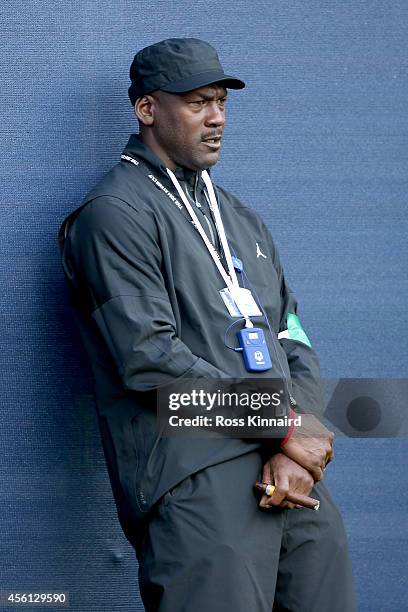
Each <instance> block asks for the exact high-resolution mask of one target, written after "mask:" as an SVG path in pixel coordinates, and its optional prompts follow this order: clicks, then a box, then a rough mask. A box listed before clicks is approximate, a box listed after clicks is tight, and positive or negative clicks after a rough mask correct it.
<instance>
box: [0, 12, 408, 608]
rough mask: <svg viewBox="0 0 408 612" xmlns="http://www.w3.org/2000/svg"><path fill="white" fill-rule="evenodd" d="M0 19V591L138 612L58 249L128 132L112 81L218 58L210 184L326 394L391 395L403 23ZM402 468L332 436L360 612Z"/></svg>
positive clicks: (389, 548)
mask: <svg viewBox="0 0 408 612" xmlns="http://www.w3.org/2000/svg"><path fill="white" fill-rule="evenodd" d="M1 13H2V34H1V39H0V47H1V59H0V61H1V75H2V87H1V92H0V104H1V110H2V121H1V123H0V141H1V143H2V146H1V149H0V156H1V164H0V172H1V174H2V179H1V205H2V213H1V224H2V230H3V231H2V240H1V247H0V248H1V263H0V265H1V273H2V282H3V289H2V295H3V298H4V299H3V300H2V306H1V317H2V332H1V337H0V340H1V343H2V350H1V360H2V364H1V387H2V392H3V397H2V400H3V401H2V408H1V417H2V428H1V432H0V451H1V452H0V477H1V483H2V485H1V492H0V515H1V517H2V521H1V527H0V530H1V531H0V532H1V548H0V553H1V560H2V561H1V564H2V570H1V573H2V574H4V575H2V576H1V577H0V585H1V586H0V588H1V589H3V590H5V589H17V590H20V591H22V590H29V589H33V590H35V591H38V590H48V591H50V590H54V591H55V590H64V591H69V592H70V598H71V609H72V610H75V611H78V612H91V611H97V612H101V611H102V610H106V611H107V612H114V611H116V610H118V611H119V610H121V611H126V610H129V611H130V610H132V611H134V610H142V609H143V608H142V605H141V604H140V603H135V602H138V601H139V599H138V592H137V568H136V562H135V559H134V555H133V552H132V549H131V548H130V546H128V544H127V543H126V541H125V540H124V537H123V536H122V534H121V531H120V529H119V526H118V523H117V520H116V516H115V508H114V505H113V501H112V498H111V493H110V488H109V483H108V479H107V474H106V471H105V466H104V461H103V456H102V453H101V448H100V444H99V438H98V433H97V428H96V422H95V416H94V409H93V405H92V399H91V396H90V392H91V379H90V374H89V370H88V366H87V363H86V359H85V358H84V355H83V352H82V349H81V346H80V343H79V340H78V336H77V332H76V330H75V327H74V324H73V321H72V319H71V315H70V312H69V308H68V306H67V295H66V289H65V285H64V280H63V277H62V272H61V269H60V262H59V256H58V251H57V246H56V234H57V230H58V226H59V224H60V222H61V221H62V219H63V218H64V217H65V216H66V214H67V213H68V212H69V211H70V210H72V209H73V208H75V207H76V206H77V205H78V203H79V202H80V200H81V198H82V197H83V195H84V194H85V193H86V191H87V190H88V189H89V188H90V187H91V186H92V185H93V184H94V183H95V182H96V180H97V179H98V178H99V177H101V176H102V175H103V173H104V172H105V171H106V170H107V169H108V168H109V167H110V166H111V165H112V164H113V163H115V162H116V160H117V159H118V156H119V154H120V152H121V149H122V147H123V146H124V144H125V143H126V140H127V135H128V133H129V132H130V131H135V128H136V125H135V121H134V119H133V115H132V110H131V107H130V105H129V103H128V101H127V97H126V90H127V86H128V76H127V75H128V66H129V64H130V61H131V59H132V57H133V55H134V53H135V52H136V51H137V50H138V49H140V48H141V47H143V46H145V45H148V44H151V43H152V42H155V41H157V40H160V39H162V38H167V37H170V36H195V37H201V38H203V39H205V40H207V41H209V42H211V43H213V44H214V45H215V47H217V48H218V49H219V51H220V56H221V59H222V61H223V63H224V64H225V67H226V68H227V69H228V70H229V71H231V72H232V73H237V74H238V75H239V76H241V77H242V78H243V79H244V80H245V81H246V82H247V89H245V90H244V91H243V92H231V97H230V100H229V103H228V104H229V109H228V112H229V115H228V123H229V127H228V130H227V136H226V141H225V144H224V150H223V155H222V160H221V162H220V164H219V167H218V168H217V169H216V173H215V174H216V178H217V181H218V182H219V183H220V184H222V185H224V186H225V187H227V188H229V189H230V190H231V191H233V192H234V193H236V194H237V195H238V196H240V197H241V198H242V199H243V200H244V201H247V202H249V203H251V204H252V205H253V206H254V207H255V208H256V209H257V210H258V211H259V212H261V213H262V215H263V216H264V218H265V220H266V221H267V223H268V225H269V227H270V229H271V230H272V233H273V235H274V237H275V239H276V242H277V244H278V246H279V248H280V252H281V257H282V259H283V262H284V264H285V268H286V273H287V276H288V278H289V281H290V283H291V285H292V286H293V288H294V289H295V291H296V293H297V294H298V296H299V297H300V304H301V313H302V319H303V321H304V322H305V326H306V328H307V330H308V332H310V336H311V338H312V341H313V343H314V345H315V347H316V348H317V350H318V351H319V354H320V356H321V362H322V369H323V372H324V374H325V376H327V377H332V378H336V379H337V378H339V377H357V378H359V377H382V378H403V377H408V359H407V357H408V350H407V347H408V343H407V336H406V333H405V328H406V303H407V297H408V283H407V261H408V257H407V256H408V252H407V251H408V248H407V212H406V206H407V201H406V200H407V196H406V193H407V170H408V164H407V161H408V160H407V146H406V142H407V140H406V139H407V131H408V130H407V127H408V119H407V112H406V109H407V93H408V86H407V64H408V61H407V57H408V54H407V42H406V41H407V40H408V5H407V4H406V3H405V2H402V1H394V2H379V1H376V0H372V1H368V0H361V1H356V0H344V1H343V2H337V3H336V2H331V1H329V0H322V1H321V2H316V1H313V0H311V1H308V2H304V1H301V0H294V1H292V2H287V1H283V0H276V1H272V2H271V1H269V2H268V1H262V2H253V3H248V2H244V1H243V0H234V2H228V0H227V1H226V2H224V3H221V2H213V0H209V1H208V2H205V3H195V4H194V5H191V3H190V2H187V1H186V0H179V1H178V2H175V1H173V2H171V1H163V0H155V1H154V2H152V3H148V2H138V1H136V2H130V1H121V0H117V1H116V2H113V1H112V0H111V1H106V0H100V1H99V2H92V1H90V0H82V1H81V2H79V1H77V0H74V1H72V2H68V3H63V2H55V1H52V2H51V0H42V1H41V2H40V1H32V2H29V3H27V2H17V1H16V0H10V1H8V2H7V3H3V6H2V8H1ZM406 451H407V445H406V440H405V439H403V438H398V439H392V440H389V439H375V440H373V439H350V438H345V437H343V438H341V437H340V439H339V440H338V443H337V447H336V461H335V462H334V463H333V465H332V467H330V470H328V472H329V474H328V480H329V481H330V484H331V488H332V491H333V493H334V495H335V497H336V499H337V501H338V503H339V506H340V507H341V509H342V511H343V513H344V518H345V522H346V527H347V531H348V534H349V537H350V547H351V552H352V557H353V564H354V570H355V575H356V580H357V589H358V597H359V610H361V611H364V612H379V611H384V612H398V611H402V610H404V609H405V607H404V605H403V604H404V593H403V585H402V578H403V576H402V574H403V572H402V571H401V570H402V568H404V567H405V566H406V563H407V559H406V552H405V550H406V547H407V533H408V530H407V525H406V518H405V523H404V516H405V517H406V513H403V510H402V509H403V507H404V504H405V507H406V502H407V486H406V485H407V481H406V476H405V474H406V458H405V457H406ZM379 496H381V498H379ZM377 500H379V501H377ZM404 549H405V550H404ZM322 612H327V611H322ZM345 612H346V611H345Z"/></svg>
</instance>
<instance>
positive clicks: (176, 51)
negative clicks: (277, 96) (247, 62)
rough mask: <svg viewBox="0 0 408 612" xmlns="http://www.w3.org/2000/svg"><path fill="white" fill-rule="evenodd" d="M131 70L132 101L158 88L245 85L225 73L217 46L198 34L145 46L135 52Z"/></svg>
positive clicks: (178, 89) (173, 90)
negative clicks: (198, 36) (201, 38)
mask: <svg viewBox="0 0 408 612" xmlns="http://www.w3.org/2000/svg"><path fill="white" fill-rule="evenodd" d="M129 74H130V80H131V81H132V84H131V86H130V87H129V98H130V101H131V103H132V105H134V104H135V102H136V100H137V98H140V97H141V96H144V95H145V94H147V93H150V92H152V91H155V90H156V89H161V90H162V91H167V92H169V93H183V92H186V91H191V90H193V89H196V88H197V87H204V86H205V85H210V84H212V83H222V84H223V85H224V86H225V87H229V88H231V89H243V88H244V87H245V83H244V82H243V81H241V80H240V79H237V78H236V77H233V76H230V75H228V74H225V72H224V69H223V67H222V66H221V63H220V60H219V58H218V54H217V52H216V50H215V49H214V47H212V46H211V45H210V44H208V43H206V42H204V41H203V40H199V39H198V38H168V39H166V40H162V41H160V42H158V43H155V44H154V45H150V46H149V47H145V48H144V49H142V50H141V51H139V52H138V53H136V55H135V57H134V60H133V62H132V65H131V66H130V72H129Z"/></svg>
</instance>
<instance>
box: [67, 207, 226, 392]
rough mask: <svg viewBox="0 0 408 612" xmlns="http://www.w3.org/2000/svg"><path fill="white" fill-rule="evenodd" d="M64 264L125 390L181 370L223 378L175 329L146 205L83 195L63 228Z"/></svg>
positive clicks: (162, 381) (150, 385)
mask: <svg viewBox="0 0 408 612" xmlns="http://www.w3.org/2000/svg"><path fill="white" fill-rule="evenodd" d="M63 267H64V271H65V274H66V276H67V277H68V280H69V282H70V285H71V288H72V290H73V293H74V296H79V297H80V302H81V309H83V310H84V311H85V313H86V315H87V316H90V317H91V318H92V319H93V321H94V323H95V324H96V326H97V328H98V330H99V332H100V334H101V335H102V338H103V340H104V342H105V343H106V346H107V348H108V350H109V353H110V355H111V356H112V358H113V360H114V362H115V364H116V367H117V371H118V373H119V375H120V377H121V379H122V382H123V385H124V387H125V388H126V389H128V390H133V391H148V390H152V389H156V388H158V387H160V386H163V385H166V384H168V383H172V382H174V381H175V380H176V379H178V378H180V377H187V378H189V379H195V378H200V377H205V378H212V379H214V378H216V379H219V378H227V377H228V375H227V374H226V373H225V372H223V371H222V370H220V369H218V368H216V367H215V366H213V365H212V364H211V363H209V362H207V361H206V360H204V359H202V358H200V357H198V356H197V355H194V354H193V353H192V352H191V351H190V349H189V348H188V347H187V346H186V344H184V343H183V342H182V341H181V340H180V338H178V336H177V331H176V321H175V318H174V313H173V309H172V306H171V303H170V300H169V296H168V293H167V290H166V282H165V278H164V273H163V269H162V253H161V249H160V244H159V234H158V230H157V226H156V222H155V218H154V216H153V215H152V214H151V213H150V211H147V210H143V209H142V210H139V211H137V210H135V209H134V208H131V207H130V206H129V205H128V204H127V203H126V202H124V201H122V200H119V199H117V198H113V197H110V196H101V197H98V198H96V199H95V200H93V201H91V202H89V203H88V204H87V205H86V206H85V207H84V208H83V210H82V211H81V212H80V214H79V215H78V216H77V217H76V219H74V221H73V222H72V224H71V227H70V228H69V230H68V232H67V236H66V239H65V242H64V246H63Z"/></svg>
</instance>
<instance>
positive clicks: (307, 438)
mask: <svg viewBox="0 0 408 612" xmlns="http://www.w3.org/2000/svg"><path fill="white" fill-rule="evenodd" d="M301 416H302V425H301V426H300V427H295V429H294V432H293V434H292V435H291V437H290V438H289V440H288V441H287V442H286V444H284V446H282V452H283V453H285V455H286V456H287V457H290V458H291V459H293V460H294V461H296V463H298V464H299V465H301V466H302V467H304V468H305V469H306V470H308V471H309V472H310V473H311V474H312V476H313V478H314V480H315V482H317V481H318V480H321V479H322V478H323V470H324V468H325V467H326V464H327V463H329V461H331V460H332V459H333V457H334V452H333V441H334V433H333V432H332V431H329V430H328V429H327V428H326V427H325V426H324V425H323V424H322V423H320V421H319V420H318V419H317V418H316V417H315V416H313V415H312V414H302V415H301Z"/></svg>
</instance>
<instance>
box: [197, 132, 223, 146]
mask: <svg viewBox="0 0 408 612" xmlns="http://www.w3.org/2000/svg"><path fill="white" fill-rule="evenodd" d="M221 139H222V136H221V135H218V136H209V137H207V138H203V139H202V142H203V143H204V144H206V145H207V146H208V147H210V148H211V149H219V148H220V146H221Z"/></svg>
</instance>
